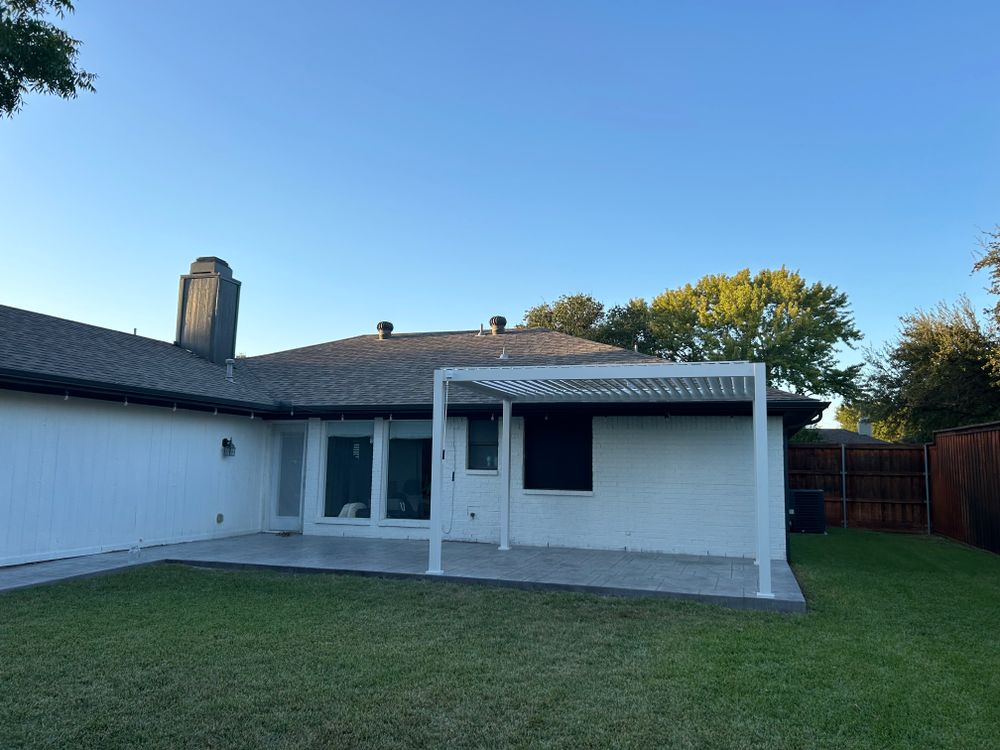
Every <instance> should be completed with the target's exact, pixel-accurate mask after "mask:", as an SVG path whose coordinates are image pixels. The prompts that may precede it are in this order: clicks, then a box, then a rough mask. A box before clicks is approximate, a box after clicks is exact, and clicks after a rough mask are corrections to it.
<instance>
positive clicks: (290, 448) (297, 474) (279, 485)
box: [270, 425, 306, 531]
mask: <svg viewBox="0 0 1000 750" xmlns="http://www.w3.org/2000/svg"><path fill="white" fill-rule="evenodd" d="M274 439H275V451H274V476H275V487H274V496H273V499H272V501H271V512H270V516H271V519H270V528H271V530H272V531H299V530H301V529H302V482H303V479H304V477H303V476H302V469H303V467H304V466H305V463H306V462H305V456H306V430H305V425H289V426H280V427H277V428H276V430H275V434H274Z"/></svg>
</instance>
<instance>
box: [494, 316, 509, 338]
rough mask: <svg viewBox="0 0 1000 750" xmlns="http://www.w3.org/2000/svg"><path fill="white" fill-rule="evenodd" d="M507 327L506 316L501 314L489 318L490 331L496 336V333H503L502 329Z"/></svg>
mask: <svg viewBox="0 0 1000 750" xmlns="http://www.w3.org/2000/svg"><path fill="white" fill-rule="evenodd" d="M506 328H507V318H505V317H504V316H503V315H494V316H493V317H492V318H490V331H492V332H493V335H494V336H496V335H497V334H498V333H503V332H504V329H506Z"/></svg>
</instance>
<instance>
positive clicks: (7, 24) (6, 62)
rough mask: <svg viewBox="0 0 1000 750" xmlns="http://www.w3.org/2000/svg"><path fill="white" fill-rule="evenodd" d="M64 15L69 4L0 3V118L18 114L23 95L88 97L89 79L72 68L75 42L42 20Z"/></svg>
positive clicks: (55, 0)
mask: <svg viewBox="0 0 1000 750" xmlns="http://www.w3.org/2000/svg"><path fill="white" fill-rule="evenodd" d="M67 12H69V13H72V12H73V3H72V2H71V1H70V0H0V114H4V115H6V116H8V117H10V116H12V115H13V114H14V113H15V112H17V111H19V110H20V109H21V106H22V104H23V103H24V96H25V95H26V94H28V93H29V92H33V93H42V94H55V95H56V96H61V97H62V98H64V99H71V98H73V97H75V96H76V95H77V93H78V92H80V91H94V79H95V76H94V75H93V74H92V73H88V72H86V71H85V70H81V69H80V68H79V67H78V66H77V57H78V55H79V51H80V41H79V40H77V39H74V38H73V37H71V36H69V34H67V33H66V32H65V31H63V30H62V29H60V28H58V27H57V26H56V25H55V24H53V23H51V22H50V21H49V20H48V19H49V16H50V14H54V15H55V16H57V17H58V18H63V17H64V16H65V15H66V13H67Z"/></svg>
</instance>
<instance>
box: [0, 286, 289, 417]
mask: <svg viewBox="0 0 1000 750" xmlns="http://www.w3.org/2000/svg"><path fill="white" fill-rule="evenodd" d="M0 377H2V378H3V379H4V380H7V381H11V380H13V381H20V382H23V383H25V384H28V383H35V384H38V385H44V384H46V383H48V384H57V385H63V386H67V387H70V386H79V387H86V388H88V389H94V390H105V391H112V392H116V393H120V392H131V393H137V394H146V395H149V396H160V397H168V398H172V397H177V398H179V399H181V400H184V401H187V400H191V401H197V402H204V403H208V404H211V403H216V404H219V405H220V406H221V405H227V404H239V405H241V406H244V405H245V406H254V405H257V406H261V407H264V408H269V407H270V406H272V405H273V402H274V399H273V398H272V397H271V396H270V395H269V394H268V393H267V392H266V391H265V390H264V389H263V388H261V387H260V385H259V384H258V383H257V382H256V381H255V380H254V379H253V378H252V377H249V376H248V377H245V378H239V379H236V380H235V381H234V382H229V381H228V380H226V368H225V366H224V365H217V364H214V363H212V362H209V361H208V360H207V359H202V358H201V357H199V356H198V355H197V354H192V353H191V352H189V351H187V350H186V349H181V348H180V347H179V346H174V345H173V344H168V343H167V342H165V341H158V340H156V339H150V338H146V337H145V336H135V335H132V334H129V333H124V332H122V331H112V330H110V329H107V328H98V327H97V326H92V325H87V324H86V323H77V322H75V321H72V320H65V319H64V318H55V317H52V316H51V315H42V314H41V313H35V312H29V311H27V310H19V309H17V308H15V307H7V306H6V305H0Z"/></svg>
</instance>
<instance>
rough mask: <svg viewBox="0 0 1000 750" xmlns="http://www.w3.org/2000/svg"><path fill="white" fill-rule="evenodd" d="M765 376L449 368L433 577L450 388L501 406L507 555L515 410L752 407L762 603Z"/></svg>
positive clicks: (714, 367) (734, 366)
mask: <svg viewBox="0 0 1000 750" xmlns="http://www.w3.org/2000/svg"><path fill="white" fill-rule="evenodd" d="M765 378H766V371H765V368H764V365H763V364H760V363H752V362H691V363H679V362H655V363H643V364H639V363H636V364H613V365H612V364H609V365H548V366H500V367H446V368H441V369H437V370H435V371H434V408H433V429H434V432H433V454H432V455H433V456H434V460H433V461H432V464H431V524H430V553H429V564H428V569H427V573H428V574H431V575H435V574H438V575H439V574H441V573H442V572H443V570H442V567H441V543H442V526H441V521H442V507H441V499H442V497H443V492H442V481H443V474H444V472H443V461H444V459H445V454H444V429H445V421H446V418H447V388H448V384H451V383H454V384H461V385H463V386H465V387H468V388H471V389H472V390H474V391H476V392H478V393H481V394H484V395H488V396H490V397H493V398H496V399H499V400H500V401H501V402H502V406H503V413H502V418H501V425H500V478H501V482H500V484H501V497H500V549H509V548H510V478H511V471H510V420H511V414H512V405H513V403H514V402H517V403H529V404H531V403H533V404H567V403H576V404H597V403H622V402H627V403H650V402H653V403H710V402H711V403H718V402H747V401H749V402H750V403H751V404H752V414H753V446H754V500H755V507H756V551H757V554H756V557H757V563H758V591H757V595H758V596H760V597H768V598H770V597H773V594H772V591H771V552H770V549H771V534H770V505H769V499H768V478H767V399H766V383H765Z"/></svg>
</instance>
